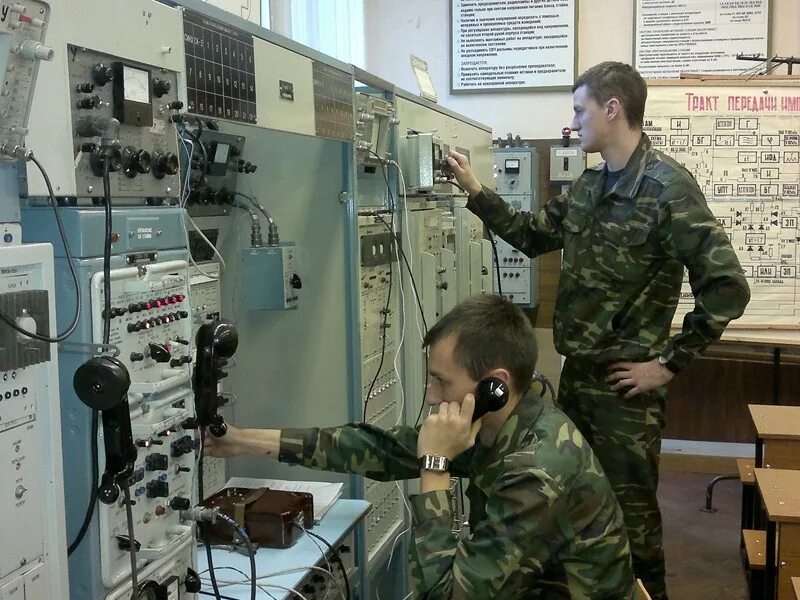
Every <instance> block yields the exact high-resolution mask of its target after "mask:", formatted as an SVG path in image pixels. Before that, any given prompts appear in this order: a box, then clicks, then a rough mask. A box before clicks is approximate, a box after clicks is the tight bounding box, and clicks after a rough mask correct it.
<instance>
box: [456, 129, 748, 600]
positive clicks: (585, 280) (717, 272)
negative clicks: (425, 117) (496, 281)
mask: <svg viewBox="0 0 800 600" xmlns="http://www.w3.org/2000/svg"><path fill="white" fill-rule="evenodd" d="M604 181H605V169H604V165H601V166H598V167H594V168H591V169H587V170H586V171H585V172H584V173H583V175H582V176H581V177H580V178H579V179H577V180H576V181H575V182H574V183H573V184H572V185H571V186H570V188H569V190H567V191H566V192H565V193H563V194H561V195H560V196H558V197H556V198H554V199H552V200H550V201H549V202H548V203H547V204H546V205H545V206H544V208H543V209H542V210H541V211H540V212H539V213H538V214H537V213H525V212H518V211H516V210H514V208H513V207H511V206H510V205H508V204H506V203H505V202H503V200H502V199H501V198H500V197H499V196H498V195H497V194H495V193H494V192H492V191H490V190H488V189H487V188H483V190H482V192H481V193H479V194H477V195H476V196H475V197H473V198H471V199H470V200H469V203H468V204H467V207H468V208H470V209H471V210H472V211H473V212H474V213H475V214H476V215H478V216H479V217H480V218H481V219H482V220H483V221H484V222H485V223H486V224H487V225H488V227H489V228H490V229H491V230H492V231H493V232H495V233H496V234H498V235H499V236H500V237H502V238H503V239H504V240H506V241H507V242H508V243H509V244H511V245H512V246H514V247H515V248H517V249H519V250H520V251H522V252H524V253H525V254H526V255H528V256H530V257H534V256H537V255H539V254H544V253H545V252H550V251H552V250H558V249H562V248H563V250H564V254H563V265H562V269H561V277H560V280H559V285H558V294H557V297H556V307H555V317H554V325H553V336H554V339H555V347H556V350H557V351H558V352H559V353H560V354H562V355H564V356H565V357H566V363H565V365H564V369H563V372H562V375H561V384H560V386H559V393H558V405H559V406H560V407H561V408H562V409H563V410H564V412H566V413H567V415H568V416H569V417H570V418H571V419H572V420H573V421H574V422H575V424H576V425H577V426H578V429H580V431H581V433H583V435H584V437H585V438H586V439H587V440H588V441H589V443H590V444H591V445H592V447H593V449H594V451H595V453H596V454H597V457H598V458H599V460H600V463H601V464H602V465H603V468H604V469H605V471H606V474H607V475H608V478H609V479H610V480H611V484H612V486H613V487H614V491H615V492H616V494H617V497H618V498H619V501H620V504H621V506H622V510H623V512H624V514H625V521H626V525H627V527H628V536H629V538H630V543H631V552H632V554H633V564H634V572H635V573H636V575H637V577H640V578H642V579H643V580H644V582H645V585H646V586H647V589H648V591H649V592H650V593H651V595H652V596H653V598H654V599H659V600H663V599H665V598H666V588H665V583H664V555H663V550H662V548H661V515H660V512H659V509H658V500H657V498H656V488H657V485H658V460H659V454H660V451H661V430H662V429H663V426H664V399H665V397H666V388H665V387H664V388H660V389H656V390H653V391H651V392H649V393H645V394H639V395H637V396H635V397H634V398H632V399H630V400H625V399H624V398H623V397H622V393H617V392H613V391H611V388H610V384H608V383H606V381H605V378H606V377H607V376H608V366H609V365H610V364H612V363H614V362H617V361H635V362H644V361H649V360H652V359H654V358H655V357H657V356H659V355H667V356H669V355H672V363H673V364H674V365H675V366H676V367H677V368H679V369H680V368H683V367H685V366H686V364H687V363H689V361H690V360H691V359H692V358H693V357H694V356H696V355H697V354H699V353H700V352H702V351H703V350H704V349H705V348H706V347H707V346H708V345H709V344H710V343H711V342H713V341H715V340H717V339H718V338H719V337H720V335H721V334H722V332H723V330H724V329H725V327H726V325H727V324H728V322H729V321H730V320H732V319H735V318H737V317H739V316H741V314H742V312H743V311H744V308H745V306H746V305H747V302H748V300H749V297H750V293H749V288H748V286H747V282H746V280H745V278H744V276H743V274H742V269H741V266H740V265H739V261H738V259H737V257H736V254H735V252H734V250H733V248H732V247H731V244H730V241H729V240H728V237H727V235H726V234H725V231H724V230H723V229H722V227H721V226H720V225H719V224H718V222H717V219H716V218H715V217H714V215H713V214H712V213H711V211H710V210H709V208H708V206H707V205H706V202H705V198H704V197H703V193H702V192H701V190H700V188H699V187H698V185H697V183H696V182H695V180H694V178H693V177H692V175H691V174H690V173H689V172H688V171H687V170H686V169H685V168H684V167H683V166H681V165H680V164H678V163H677V162H675V161H674V160H672V159H671V158H669V157H668V156H666V155H665V154H663V153H661V152H659V151H657V150H654V149H653V147H652V144H651V143H650V139H649V138H648V137H647V135H646V134H642V139H641V142H640V143H639V145H638V147H637V148H636V150H635V151H634V153H633V155H632V156H631V158H630V160H629V161H628V164H627V165H626V167H625V169H623V171H622V173H621V175H620V177H619V179H618V180H617V181H616V183H615V185H614V186H613V187H612V188H611V189H609V190H607V191H606V192H605V193H603V187H604ZM684 266H686V267H687V269H688V271H689V281H690V283H691V287H692V292H693V293H694V297H695V308H694V310H693V311H692V312H690V313H689V314H687V315H686V317H685V318H684V320H683V330H682V331H681V332H680V333H679V334H677V335H675V336H674V337H672V338H671V339H670V338H669V333H670V324H671V322H672V318H673V316H674V313H675V308H676V306H677V302H678V295H679V293H680V289H681V281H682V278H683V272H684Z"/></svg>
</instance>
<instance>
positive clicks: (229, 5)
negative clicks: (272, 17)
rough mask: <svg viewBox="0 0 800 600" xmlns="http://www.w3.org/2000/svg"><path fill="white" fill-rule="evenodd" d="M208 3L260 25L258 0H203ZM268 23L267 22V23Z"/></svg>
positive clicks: (259, 4) (259, 3)
mask: <svg viewBox="0 0 800 600" xmlns="http://www.w3.org/2000/svg"><path fill="white" fill-rule="evenodd" d="M204 2H208V3H209V4H213V5H214V6H216V7H218V8H221V9H223V10H227V11H228V12H231V13H233V14H235V15H236V16H237V17H242V18H243V19H247V20H248V21H252V22H253V23H255V24H256V25H261V2H260V0H204ZM267 25H269V23H267Z"/></svg>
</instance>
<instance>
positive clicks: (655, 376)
mask: <svg viewBox="0 0 800 600" xmlns="http://www.w3.org/2000/svg"><path fill="white" fill-rule="evenodd" d="M608 370H609V373H610V374H609V376H608V377H606V381H607V382H608V383H610V384H612V385H611V389H612V390H614V391H615V392H623V391H624V392H625V394H624V397H625V398H633V397H634V396H635V395H637V394H642V393H644V392H649V391H650V390H654V389H656V388H658V387H661V386H662V385H666V384H667V383H669V381H670V380H671V379H672V378H673V377H674V376H675V375H674V374H673V373H672V371H670V370H669V369H667V368H666V367H665V366H664V365H662V364H661V363H660V362H658V359H657V358H654V359H653V360H651V361H648V362H643V363H634V362H618V363H614V364H613V365H611V366H610V367H609V368H608Z"/></svg>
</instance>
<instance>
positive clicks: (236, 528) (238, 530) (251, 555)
mask: <svg viewBox="0 0 800 600" xmlns="http://www.w3.org/2000/svg"><path fill="white" fill-rule="evenodd" d="M217 518H218V519H222V520H223V521H225V522H226V523H227V524H228V525H230V527H231V528H233V530H234V531H235V532H236V533H238V534H239V537H240V538H241V539H242V541H244V543H245V545H246V546H247V557H248V558H249V559H250V600H256V579H257V577H258V576H257V574H256V553H255V551H254V550H253V544H252V543H250V537H249V536H248V535H247V532H246V531H245V530H244V527H241V526H240V525H239V524H238V523H237V522H236V521H234V520H233V519H232V518H231V517H229V516H228V515H226V514H225V513H219V514H218V515H217ZM209 566H210V565H209Z"/></svg>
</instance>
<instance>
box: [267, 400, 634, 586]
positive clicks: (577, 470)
mask: <svg viewBox="0 0 800 600" xmlns="http://www.w3.org/2000/svg"><path fill="white" fill-rule="evenodd" d="M417 433H418V432H417V430H416V429H412V428H411V427H405V426H400V427H395V428H393V429H390V430H388V431H383V430H381V429H378V428H376V427H373V426H371V425H367V424H363V423H356V424H351V425H345V426H343V427H338V428H331V429H285V430H283V431H282V432H281V448H280V460H281V461H283V462H290V463H295V464H302V465H304V466H306V467H311V468H317V469H325V470H328V471H339V472H345V473H355V474H358V475H364V476H365V477H369V478H371V479H377V480H380V481H389V480H397V479H412V478H416V477H419V459H418V458H417ZM450 472H451V475H452V476H454V477H466V478H468V479H469V487H468V488H467V497H468V498H469V501H470V506H471V511H470V531H471V535H470V536H469V537H467V538H464V539H458V537H457V536H456V535H454V534H453V533H452V531H451V529H452V526H453V511H452V506H451V499H452V498H451V494H450V492H444V491H436V492H428V493H425V494H419V495H416V496H412V497H411V511H412V515H413V531H412V536H411V543H410V555H411V572H412V577H413V585H414V594H415V597H418V598H428V599H431V600H433V599H438V598H458V599H462V598H463V599H467V598H469V599H473V600H475V599H481V600H482V599H484V598H502V599H503V600H514V599H517V598H519V599H523V598H524V599H526V600H529V599H543V598H547V599H551V598H552V599H556V598H558V599H562V598H563V599H566V598H572V599H575V600H577V599H581V600H588V599H600V598H603V599H608V600H611V599H614V600H628V599H632V598H633V570H632V565H631V559H630V551H629V547H628V540H627V536H626V534H625V525H624V523H623V519H622V512H621V510H620V508H619V504H618V502H617V500H616V498H615V497H614V493H613V491H612V490H611V486H610V485H609V483H608V480H607V479H606V477H605V475H604V474H603V471H602V469H601V467H600V466H599V464H598V463H597V459H596V457H595V456H594V454H593V453H592V450H591V448H589V446H588V444H587V443H586V441H585V440H584V439H583V436H581V434H580V432H578V430H577V429H576V428H575V426H574V425H573V423H572V422H570V420H569V419H567V418H566V417H565V416H564V414H563V413H562V412H561V411H560V410H557V409H555V408H552V407H550V406H545V404H544V402H543V401H542V399H541V398H539V397H538V396H536V395H534V394H528V395H527V396H525V397H524V398H523V399H522V400H521V401H520V403H519V405H518V406H517V407H516V408H515V410H514V412H513V413H512V414H511V416H510V417H509V419H508V420H507V421H506V423H505V424H504V425H503V427H502V429H501V431H500V433H499V434H498V437H497V440H496V441H495V443H494V445H493V446H491V447H486V446H482V445H480V444H476V446H475V447H473V448H472V449H470V450H468V451H466V452H464V453H462V454H461V455H459V456H458V457H457V458H456V460H455V461H454V462H453V464H452V466H451V471H450Z"/></svg>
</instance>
